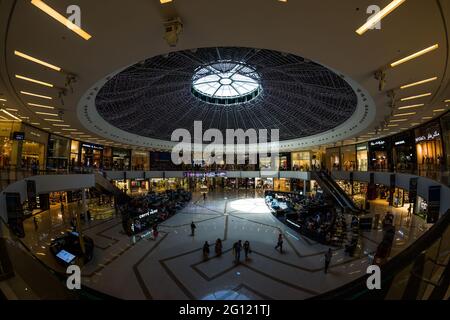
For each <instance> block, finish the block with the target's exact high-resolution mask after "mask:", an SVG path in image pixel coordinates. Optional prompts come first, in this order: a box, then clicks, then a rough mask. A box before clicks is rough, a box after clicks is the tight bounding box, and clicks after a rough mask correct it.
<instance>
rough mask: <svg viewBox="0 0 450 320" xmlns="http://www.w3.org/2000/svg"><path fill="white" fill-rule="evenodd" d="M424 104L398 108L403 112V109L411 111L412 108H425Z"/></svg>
mask: <svg viewBox="0 0 450 320" xmlns="http://www.w3.org/2000/svg"><path fill="white" fill-rule="evenodd" d="M424 105H425V104H424V103H419V104H412V105H409V106H403V107H398V109H399V110H403V109H411V108H417V107H422V106H424Z"/></svg>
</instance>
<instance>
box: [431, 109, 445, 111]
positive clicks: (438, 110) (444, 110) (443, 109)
mask: <svg viewBox="0 0 450 320" xmlns="http://www.w3.org/2000/svg"><path fill="white" fill-rule="evenodd" d="M442 111H445V109H434V110H433V112H442Z"/></svg>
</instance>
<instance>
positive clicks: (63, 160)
mask: <svg viewBox="0 0 450 320" xmlns="http://www.w3.org/2000/svg"><path fill="white" fill-rule="evenodd" d="M47 153H48V156H47V169H50V170H58V169H67V168H68V166H69V157H70V140H69V139H65V138H62V137H58V136H55V135H50V138H49V141H48V151H47Z"/></svg>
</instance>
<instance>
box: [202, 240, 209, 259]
mask: <svg viewBox="0 0 450 320" xmlns="http://www.w3.org/2000/svg"><path fill="white" fill-rule="evenodd" d="M203 258H204V259H208V258H209V243H208V241H205V244H204V245H203Z"/></svg>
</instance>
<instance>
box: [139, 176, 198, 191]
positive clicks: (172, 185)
mask: <svg viewBox="0 0 450 320" xmlns="http://www.w3.org/2000/svg"><path fill="white" fill-rule="evenodd" d="M198 182H199V185H200V180H199V181H198ZM130 187H131V186H130ZM192 187H193V188H194V189H195V188H196V186H192ZM179 188H187V180H186V179H180V178H166V179H163V178H153V179H150V185H149V189H150V190H151V191H154V192H162V191H166V190H177V189H179Z"/></svg>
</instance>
